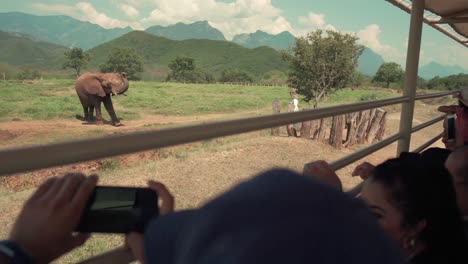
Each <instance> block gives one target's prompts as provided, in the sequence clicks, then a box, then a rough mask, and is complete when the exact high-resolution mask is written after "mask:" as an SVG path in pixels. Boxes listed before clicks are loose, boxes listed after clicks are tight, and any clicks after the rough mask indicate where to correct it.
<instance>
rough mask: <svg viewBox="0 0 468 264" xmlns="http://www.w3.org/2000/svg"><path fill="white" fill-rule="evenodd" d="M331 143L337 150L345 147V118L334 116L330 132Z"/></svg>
mask: <svg viewBox="0 0 468 264" xmlns="http://www.w3.org/2000/svg"><path fill="white" fill-rule="evenodd" d="M328 141H329V143H330V145H332V146H333V147H334V148H335V149H341V146H342V145H343V116H342V115H338V116H333V119H332V127H331V130H330V138H329V140H328Z"/></svg>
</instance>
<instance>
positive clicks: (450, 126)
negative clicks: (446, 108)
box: [447, 115, 455, 141]
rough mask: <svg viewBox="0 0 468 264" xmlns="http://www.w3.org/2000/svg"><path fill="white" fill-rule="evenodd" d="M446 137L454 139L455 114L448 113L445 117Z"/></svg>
mask: <svg viewBox="0 0 468 264" xmlns="http://www.w3.org/2000/svg"><path fill="white" fill-rule="evenodd" d="M447 139H448V140H451V141H453V140H455V116H454V115H449V116H448V117H447Z"/></svg>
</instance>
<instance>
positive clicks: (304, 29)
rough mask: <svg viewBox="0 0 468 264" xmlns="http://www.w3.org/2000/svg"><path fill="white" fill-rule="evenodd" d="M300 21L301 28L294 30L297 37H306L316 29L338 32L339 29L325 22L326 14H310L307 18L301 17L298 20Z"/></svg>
mask: <svg viewBox="0 0 468 264" xmlns="http://www.w3.org/2000/svg"><path fill="white" fill-rule="evenodd" d="M298 21H299V25H301V27H300V28H298V29H294V30H293V33H294V34H295V35H297V36H305V35H306V34H307V33H309V32H311V31H313V30H316V29H326V30H333V31H337V29H336V28H335V27H334V26H333V25H330V24H327V23H326V22H325V15H324V14H317V13H314V12H309V14H307V16H300V17H299V18H298Z"/></svg>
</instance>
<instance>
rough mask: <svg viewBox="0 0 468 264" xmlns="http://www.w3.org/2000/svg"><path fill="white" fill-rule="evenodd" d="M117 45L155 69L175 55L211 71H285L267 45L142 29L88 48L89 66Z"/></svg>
mask: <svg viewBox="0 0 468 264" xmlns="http://www.w3.org/2000/svg"><path fill="white" fill-rule="evenodd" d="M116 47H131V48H134V49H135V50H137V51H138V52H139V53H140V54H141V55H142V57H143V59H144V63H145V64H146V65H148V66H149V67H150V68H153V69H155V70H158V71H164V70H167V65H168V64H169V63H170V62H171V61H172V60H174V58H176V57H177V56H186V57H191V58H193V59H195V63H196V65H197V67H200V68H202V69H204V70H206V71H209V72H211V73H220V72H221V71H222V70H224V69H229V68H236V69H239V70H242V71H245V72H249V73H251V74H252V75H255V76H258V77H261V76H262V75H263V74H265V73H267V72H270V71H282V72H285V71H287V69H288V63H287V62H285V61H284V60H283V59H282V56H281V54H280V53H279V52H278V51H276V50H275V49H273V48H270V47H259V48H255V49H248V48H245V47H242V46H239V45H237V44H235V43H232V42H228V41H214V40H207V39H188V40H171V39H167V38H163V37H158V36H154V35H152V34H148V33H146V32H143V31H133V32H130V33H127V34H125V35H123V36H121V37H119V38H117V39H114V40H112V41H110V42H107V43H104V44H102V45H99V46H97V47H95V48H93V49H91V50H89V51H88V52H89V54H90V56H91V58H92V61H91V63H90V66H91V67H93V68H96V67H97V66H98V65H99V64H100V63H103V62H104V61H105V60H106V59H107V56H108V54H109V53H110V51H111V50H112V49H113V48H116Z"/></svg>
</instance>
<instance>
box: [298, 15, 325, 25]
mask: <svg viewBox="0 0 468 264" xmlns="http://www.w3.org/2000/svg"><path fill="white" fill-rule="evenodd" d="M299 23H300V24H301V25H304V26H311V27H317V28H321V27H323V26H324V25H325V15H324V14H316V13H314V12H310V13H309V14H308V15H307V16H300V17H299Z"/></svg>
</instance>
